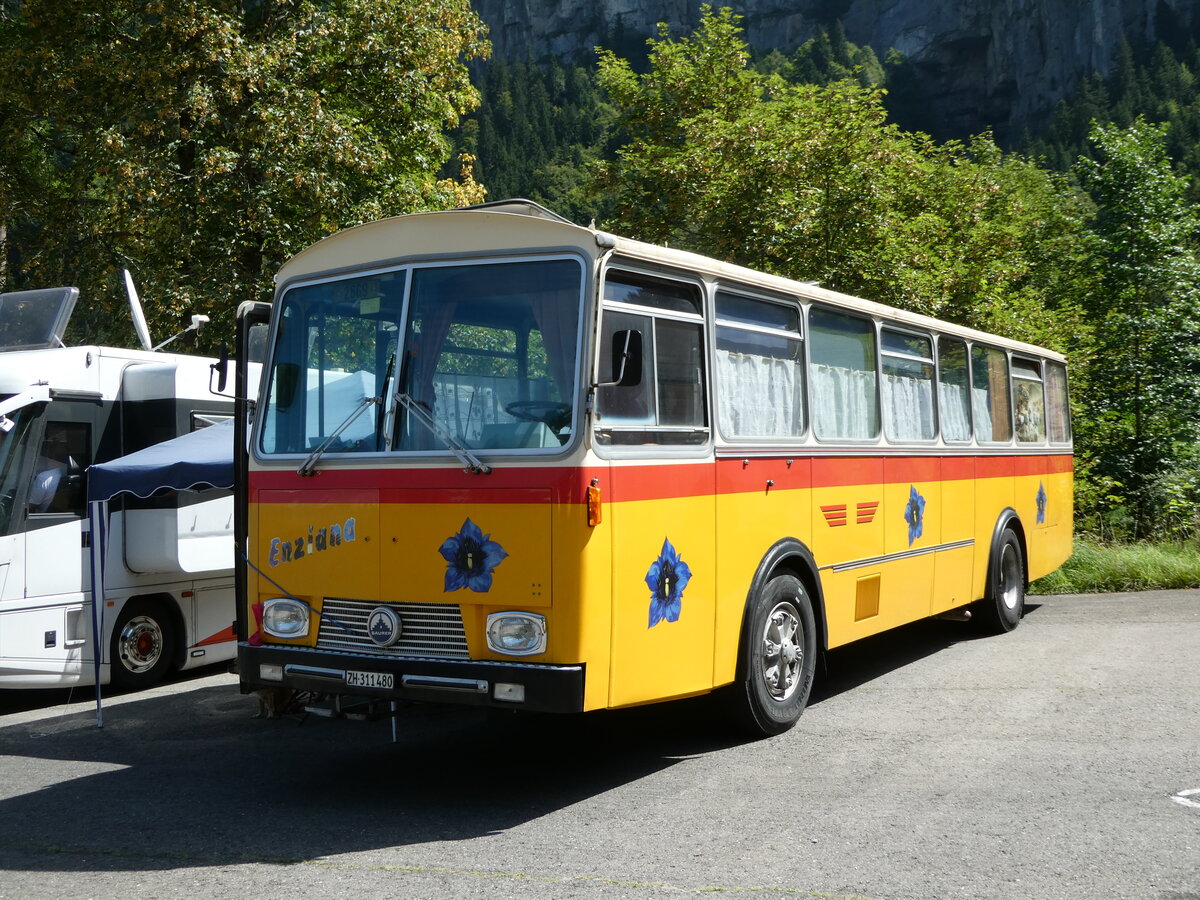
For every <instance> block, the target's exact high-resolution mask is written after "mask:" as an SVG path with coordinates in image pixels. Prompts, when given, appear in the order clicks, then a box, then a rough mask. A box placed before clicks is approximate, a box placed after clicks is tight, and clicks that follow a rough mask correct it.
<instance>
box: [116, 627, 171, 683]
mask: <svg viewBox="0 0 1200 900" xmlns="http://www.w3.org/2000/svg"><path fill="white" fill-rule="evenodd" d="M162 654H163V633H162V629H161V628H160V627H159V625H158V623H157V622H155V621H154V620H153V619H151V618H149V617H148V616H135V617H134V618H132V619H130V620H129V621H128V622H126V623H125V627H124V628H122V629H121V633H120V634H119V635H118V636H117V655H118V656H119V657H120V660H121V665H122V666H124V667H125V668H126V669H128V670H129V671H130V672H145V671H146V670H148V669H152V668H154V665H155V663H157V662H158V661H159V659H160V658H162Z"/></svg>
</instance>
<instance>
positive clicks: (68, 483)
mask: <svg viewBox="0 0 1200 900" xmlns="http://www.w3.org/2000/svg"><path fill="white" fill-rule="evenodd" d="M90 432H91V429H90V427H89V426H88V425H86V424H85V423H82V422H47V423H46V434H45V437H44V438H43V440H42V447H41V451H40V452H39V454H38V458H37V460H36V461H35V462H34V466H33V473H34V474H33V481H32V482H31V483H30V486H29V494H28V497H27V498H26V503H27V505H28V509H29V512H30V513H33V514H37V513H50V514H55V515H62V514H70V515H74V516H82V515H83V514H84V512H85V511H86V510H85V505H86V498H85V496H84V480H83V472H84V470H85V469H86V468H87V467H88V465H89V463H90V462H91V439H90V438H91V434H90Z"/></svg>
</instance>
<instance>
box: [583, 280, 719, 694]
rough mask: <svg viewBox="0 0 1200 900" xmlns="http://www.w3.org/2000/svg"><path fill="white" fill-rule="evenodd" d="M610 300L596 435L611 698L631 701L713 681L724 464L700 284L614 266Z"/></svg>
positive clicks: (607, 297)
mask: <svg viewBox="0 0 1200 900" xmlns="http://www.w3.org/2000/svg"><path fill="white" fill-rule="evenodd" d="M603 298H604V309H603V312H602V319H601V329H600V347H599V353H600V366H599V369H600V372H601V375H602V377H603V375H604V373H606V372H608V373H610V375H611V377H610V378H608V379H606V380H607V381H608V382H610V383H609V385H608V386H606V387H601V388H600V389H599V393H598V397H597V421H596V441H597V444H598V446H599V447H601V448H604V450H605V452H606V455H608V456H609V457H610V459H611V463H610V476H609V478H610V481H611V485H610V489H609V491H607V492H606V493H607V495H608V499H609V500H610V501H611V502H610V503H609V504H608V505H607V509H608V511H609V514H610V519H611V522H610V528H611V535H612V631H611V635H612V637H611V640H612V645H611V652H610V659H611V668H610V676H609V677H610V681H609V703H610V705H612V706H623V705H629V704H635V703H641V702H645V701H649V700H655V699H661V698H664V697H671V696H682V695H686V694H689V693H694V692H698V691H703V690H707V689H709V688H711V687H712V681H713V640H714V638H713V632H714V619H715V596H716V542H715V530H716V521H715V520H716V514H715V509H716V507H715V497H714V484H715V483H714V477H715V476H714V473H715V469H714V467H713V465H712V462H711V450H710V447H711V436H710V428H709V421H708V401H707V396H706V395H707V383H708V379H707V376H706V372H705V365H704V360H705V358H706V357H705V353H704V325H703V319H702V316H701V309H702V306H701V291H700V288H699V285H697V284H693V283H687V282H683V281H675V280H668V279H665V278H656V277H650V276H646V275H642V274H635V273H630V272H624V271H613V270H610V271H609V272H608V274H607V276H606V279H605V285H604V293H603ZM622 358H625V367H626V372H625V377H624V378H621V375H620V369H621V367H622V365H621V360H622ZM630 367H633V368H636V369H637V370H638V371H629V369H630ZM613 382H620V383H613Z"/></svg>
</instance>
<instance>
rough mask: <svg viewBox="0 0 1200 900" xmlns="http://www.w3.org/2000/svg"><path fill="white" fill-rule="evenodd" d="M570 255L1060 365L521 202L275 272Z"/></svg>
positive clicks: (408, 221) (374, 235)
mask: <svg viewBox="0 0 1200 900" xmlns="http://www.w3.org/2000/svg"><path fill="white" fill-rule="evenodd" d="M564 249H577V250H579V251H580V252H582V253H583V254H584V255H586V256H589V257H590V258H592V259H593V260H597V259H599V257H600V256H601V255H603V254H605V253H608V252H609V251H611V252H612V255H613V257H615V258H624V259H627V260H633V261H638V262H642V263H647V264H652V265H654V266H662V267H667V268H673V269H680V270H684V271H687V272H691V273H694V274H696V275H699V276H700V277H702V278H704V279H706V280H708V281H720V282H724V283H726V285H727V286H728V285H729V284H730V283H736V284H739V285H742V286H745V287H751V288H758V289H759V290H762V291H766V292H769V293H773V294H785V295H789V296H791V297H794V298H797V299H800V300H803V301H815V302H820V303H826V304H829V305H831V306H837V307H842V308H844V309H849V310H854V311H857V312H860V313H864V314H866V315H869V316H873V317H876V318H879V319H882V320H886V321H889V322H892V323H895V324H898V325H901V326H908V327H910V328H915V329H920V330H929V331H935V332H937V333H939V334H945V335H952V336H955V337H960V338H964V339H966V340H971V341H980V342H984V343H989V344H993V345H995V346H1000V347H1004V348H1007V349H1010V350H1013V351H1016V352H1018V353H1028V354H1032V355H1036V356H1042V357H1046V358H1049V359H1054V360H1058V361H1060V362H1065V361H1066V358H1065V357H1064V356H1062V355H1061V354H1058V353H1055V352H1054V351H1051V350H1047V349H1045V348H1042V347H1037V346H1034V345H1033V344H1027V343H1024V342H1021V341H1014V340H1010V339H1007V338H1004V337H1001V336H998V335H994V334H988V333H986V332H982V331H977V330H975V329H972V328H965V327H963V326H960V325H955V324H952V323H950V322H946V321H943V320H940V319H934V318H932V317H930V316H924V315H921V314H919V313H913V312H908V311H906V310H902V309H897V308H895V307H891V306H885V305H884V304H882V303H876V302H874V301H871V300H864V299H861V298H858V297H853V296H850V295H848V294H842V293H839V292H837V291H831V290H828V289H826V288H822V287H819V286H817V285H815V284H809V283H806V282H802V281H794V280H792V279H789V278H783V277H780V276H777V275H769V274H767V273H765V272H759V271H756V270H754V269H749V268H746V267H745V266H739V265H734V264H733V263H727V262H722V261H720V260H717V259H712V258H710V257H707V256H702V255H700V254H698V253H691V252H688V251H684V250H675V249H672V248H670V247H660V246H657V245H655V244H647V243H644V242H642V241H636V240H632V239H630V238H624V237H620V236H618V235H613V234H609V233H608V232H604V231H601V230H598V229H596V228H594V227H583V226H580V225H574V224H572V223H570V222H568V221H567V220H566V219H564V218H562V217H561V216H559V215H557V214H556V213H553V212H551V211H550V210H547V209H545V208H544V207H542V206H539V205H538V204H536V203H533V202H532V201H528V200H504V201H498V202H496V203H487V204H482V205H480V206H475V207H463V208H462V209H455V210H447V211H443V212H428V213H414V214H412V215H406V216H396V217H394V218H390V219H381V220H379V221H377V222H370V223H367V224H365V225H358V226H356V227H353V228H348V229H346V230H345V231H341V232H338V233H337V234H334V235H331V236H330V237H327V238H325V239H324V240H322V241H319V242H318V243H316V244H313V245H312V246H311V247H309V248H307V249H305V250H302V251H301V252H299V253H297V254H296V255H295V256H293V257H292V258H291V259H290V260H288V261H287V262H286V263H285V264H284V266H283V267H282V268H281V269H280V270H279V273H278V274H277V275H276V277H275V280H276V283H277V285H279V286H281V287H282V286H283V285H286V284H287V283H288V282H290V281H293V280H296V279H302V278H312V277H318V276H321V275H329V274H334V273H337V272H348V271H353V270H356V269H358V270H366V269H371V268H380V267H385V266H388V265H392V264H398V263H400V262H403V261H408V260H414V259H430V258H438V257H445V258H449V257H458V258H461V257H462V256H463V255H474V254H479V255H481V256H486V255H488V254H495V253H512V252H518V253H519V252H522V251H527V252H536V251H549V250H559V251H561V250H564Z"/></svg>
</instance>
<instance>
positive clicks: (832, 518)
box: [821, 503, 846, 528]
mask: <svg viewBox="0 0 1200 900" xmlns="http://www.w3.org/2000/svg"><path fill="white" fill-rule="evenodd" d="M821 512H823V513H824V514H825V521H826V522H828V523H829V527H830V528H836V527H837V526H838V525H845V524H846V504H844V503H842V504H840V505H837V506H822V507H821Z"/></svg>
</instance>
